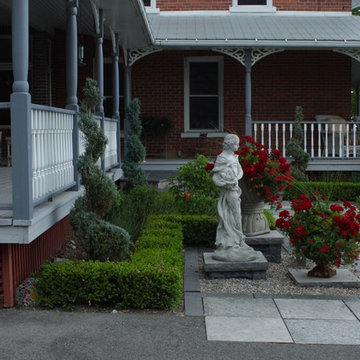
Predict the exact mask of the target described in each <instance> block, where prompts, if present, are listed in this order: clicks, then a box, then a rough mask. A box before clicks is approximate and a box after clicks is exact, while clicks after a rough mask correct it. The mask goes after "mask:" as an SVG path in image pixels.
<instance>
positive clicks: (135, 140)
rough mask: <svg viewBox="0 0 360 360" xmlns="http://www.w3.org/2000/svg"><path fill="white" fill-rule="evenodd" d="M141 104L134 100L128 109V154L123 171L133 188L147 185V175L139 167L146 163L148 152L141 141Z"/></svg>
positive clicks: (126, 154) (126, 140) (126, 135)
mask: <svg viewBox="0 0 360 360" xmlns="http://www.w3.org/2000/svg"><path fill="white" fill-rule="evenodd" d="M139 116H140V103H139V100H138V99H133V100H132V101H131V102H130V103H129V105H128V107H127V109H126V118H127V119H128V121H129V129H128V133H126V134H125V137H126V139H125V143H126V144H127V145H126V153H125V159H124V163H123V165H122V169H123V170H124V176H125V178H126V180H127V181H129V183H130V185H131V186H135V185H144V184H146V178H145V173H144V171H143V170H142V169H141V167H140V166H139V163H140V162H142V161H144V159H145V155H146V150H145V147H144V145H143V144H142V143H141V141H140V135H141V131H142V125H141V121H140V118H139Z"/></svg>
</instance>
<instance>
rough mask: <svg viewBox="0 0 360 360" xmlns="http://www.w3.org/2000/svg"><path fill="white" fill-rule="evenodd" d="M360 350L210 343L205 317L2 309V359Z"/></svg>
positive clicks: (286, 358) (308, 359)
mask: <svg viewBox="0 0 360 360" xmlns="http://www.w3.org/2000/svg"><path fill="white" fill-rule="evenodd" d="M358 358H359V346H352V345H347V346H343V345H298V344H286V343H285V344H276V343H254V342H253V343H241V342H227V341H208V340H207V339H206V332H205V326H204V318H203V317H191V316H179V315H173V314H163V313H159V314H146V313H143V314H141V313H137V314H136V313H118V314H111V313H80V312H72V313H71V312H57V311H40V310H36V311H31V310H30V311H29V310H17V309H10V310H6V309H2V310H0V359H1V360H25V359H26V360H73V359H74V360H93V359H96V360H97V359H99V360H103V359H111V360H118V359H124V360H141V359H146V360H152V359H154V360H177V359H179V360H188V359H189V360H193V359H194V360H213V359H214V360H232V359H234V360H235V359H236V360H239V359H241V360H262V359H266V360H355V359H358Z"/></svg>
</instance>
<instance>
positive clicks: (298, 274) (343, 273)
mask: <svg viewBox="0 0 360 360" xmlns="http://www.w3.org/2000/svg"><path fill="white" fill-rule="evenodd" d="M308 271H309V270H306V269H288V272H289V275H290V277H291V278H292V279H293V280H294V282H295V284H296V285H298V286H335V287H354V288H358V287H360V281H359V278H358V277H357V276H355V275H354V274H353V273H352V272H351V271H349V270H347V269H336V275H335V276H333V277H331V278H328V279H324V278H316V277H309V276H307V273H308Z"/></svg>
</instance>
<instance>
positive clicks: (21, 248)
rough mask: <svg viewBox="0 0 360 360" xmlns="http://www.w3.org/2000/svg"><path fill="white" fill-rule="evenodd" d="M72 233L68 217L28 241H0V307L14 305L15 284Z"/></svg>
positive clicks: (53, 253) (37, 266) (50, 255)
mask: <svg viewBox="0 0 360 360" xmlns="http://www.w3.org/2000/svg"><path fill="white" fill-rule="evenodd" d="M71 234H72V229H71V227H70V224H69V220H68V217H65V218H64V219H62V220H60V221H59V222H57V223H56V224H55V225H53V226H52V227H51V228H50V229H48V230H47V231H45V232H44V233H43V234H42V235H40V236H39V237H38V238H36V239H35V240H34V241H33V242H32V243H31V244H28V245H22V244H0V276H1V282H2V284H1V282H0V284H1V285H2V286H1V285H0V286H1V288H0V307H1V306H6V307H12V306H14V305H15V291H16V287H17V286H18V285H19V284H20V283H21V282H22V281H23V280H25V279H26V278H27V277H29V276H30V275H31V274H32V273H33V272H36V271H38V270H39V269H40V265H41V264H43V263H44V262H45V261H46V260H48V259H49V258H51V257H52V256H54V255H55V253H56V251H57V250H58V249H59V248H61V246H62V245H63V244H64V242H65V239H66V237H67V236H69V235H71Z"/></svg>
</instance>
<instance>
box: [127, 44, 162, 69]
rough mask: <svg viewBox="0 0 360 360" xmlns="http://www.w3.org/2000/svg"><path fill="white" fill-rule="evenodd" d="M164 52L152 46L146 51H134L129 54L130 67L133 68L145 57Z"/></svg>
mask: <svg viewBox="0 0 360 360" xmlns="http://www.w3.org/2000/svg"><path fill="white" fill-rule="evenodd" d="M159 51H162V49H161V48H159V47H157V46H151V47H147V48H144V49H132V50H129V52H128V59H129V65H130V66H132V65H133V64H134V63H135V62H136V61H138V60H139V59H141V58H142V57H144V56H147V55H150V54H153V53H156V52H159Z"/></svg>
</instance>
